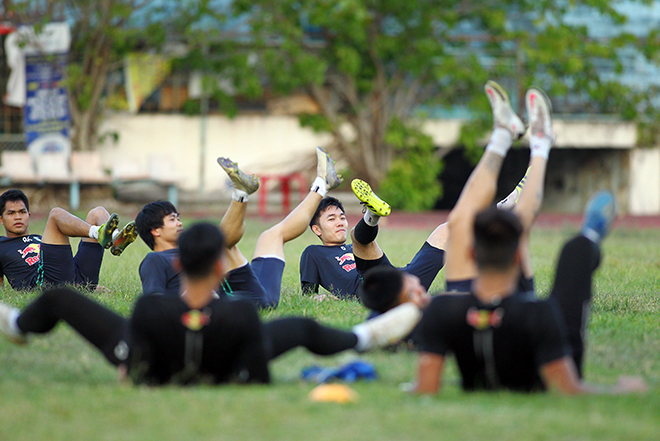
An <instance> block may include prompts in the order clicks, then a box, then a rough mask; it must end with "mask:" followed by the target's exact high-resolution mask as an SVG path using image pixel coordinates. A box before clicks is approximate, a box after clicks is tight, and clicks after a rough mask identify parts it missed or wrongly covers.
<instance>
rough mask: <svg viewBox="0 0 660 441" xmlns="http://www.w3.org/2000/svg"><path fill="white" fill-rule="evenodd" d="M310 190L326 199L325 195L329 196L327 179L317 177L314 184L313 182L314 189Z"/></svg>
mask: <svg viewBox="0 0 660 441" xmlns="http://www.w3.org/2000/svg"><path fill="white" fill-rule="evenodd" d="M309 190H310V191H315V192H316V193H318V194H320V195H321V197H323V198H324V197H325V195H327V194H328V184H326V182H325V179H323V178H322V177H320V176H317V177H316V179H314V182H312V187H311V188H310V189H309Z"/></svg>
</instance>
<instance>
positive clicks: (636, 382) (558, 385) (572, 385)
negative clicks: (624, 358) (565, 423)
mask: <svg viewBox="0 0 660 441" xmlns="http://www.w3.org/2000/svg"><path fill="white" fill-rule="evenodd" d="M541 378H542V379H543V382H544V383H545V385H546V387H547V388H548V389H553V390H558V391H559V392H561V393H562V394H565V395H575V394H584V393H587V394H622V393H635V392H638V393H639V392H646V389H647V386H646V383H645V382H644V380H642V379H641V378H633V377H620V378H619V381H618V382H617V384H616V385H614V386H613V387H607V386H601V385H595V384H589V383H586V382H584V381H582V380H581V379H580V377H579V376H578V374H577V369H576V368H575V363H574V362H573V359H572V358H571V357H569V356H566V357H563V358H560V359H558V360H554V361H551V362H549V363H546V364H544V365H543V366H541Z"/></svg>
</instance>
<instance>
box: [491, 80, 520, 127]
mask: <svg viewBox="0 0 660 441" xmlns="http://www.w3.org/2000/svg"><path fill="white" fill-rule="evenodd" d="M484 90H485V91H486V95H487V96H488V100H489V101H490V106H491V109H493V111H495V108H496V107H497V106H498V105H504V106H508V107H509V108H510V111H511V114H512V115H513V116H515V117H516V118H517V119H518V121H519V123H520V127H516V126H515V125H512V126H511V127H509V126H507V127H505V128H506V129H507V130H509V131H510V132H511V133H512V135H513V138H514V140H516V139H520V138H522V136H523V135H524V134H525V131H526V128H525V123H524V122H523V121H522V120H521V119H520V118H518V115H516V113H515V112H514V111H513V109H512V108H511V99H510V98H509V94H508V93H506V90H504V88H502V86H500V85H499V84H497V83H496V82H495V81H492V80H488V81H487V82H486V85H485V86H484ZM500 101H501V103H500Z"/></svg>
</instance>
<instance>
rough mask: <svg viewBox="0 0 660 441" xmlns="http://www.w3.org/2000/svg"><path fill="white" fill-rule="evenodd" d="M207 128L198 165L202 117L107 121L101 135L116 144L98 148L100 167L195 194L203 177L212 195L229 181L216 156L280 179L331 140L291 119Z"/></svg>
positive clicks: (254, 119)
mask: <svg viewBox="0 0 660 441" xmlns="http://www.w3.org/2000/svg"><path fill="white" fill-rule="evenodd" d="M206 127H207V132H206V153H205V155H204V156H203V158H204V159H203V161H200V158H201V157H202V155H201V154H200V152H201V147H200V146H201V132H202V130H201V128H202V119H201V117H187V116H182V115H127V114H118V115H113V116H110V117H109V118H107V119H106V120H105V122H104V124H103V126H102V129H101V133H104V132H116V133H117V134H118V135H119V140H118V142H117V143H114V142H112V140H111V139H110V138H111V137H107V140H106V141H105V143H104V144H103V145H102V146H100V152H101V157H102V161H103V164H104V167H106V168H108V169H111V170H115V168H119V169H123V170H124V171H125V173H126V174H135V175H140V174H142V175H150V174H151V175H154V174H164V175H169V176H170V177H174V178H176V179H177V180H178V182H179V187H180V188H181V189H183V190H196V189H198V188H199V187H200V175H201V174H204V180H203V183H204V189H205V191H211V190H216V189H222V188H224V187H225V182H226V178H227V177H226V175H225V174H224V173H223V172H222V171H221V170H220V168H219V167H218V165H217V163H216V159H217V158H218V157H219V156H226V157H229V158H231V159H232V160H234V161H236V162H238V163H239V164H240V165H241V167H243V168H244V169H245V170H246V171H250V172H252V173H268V172H275V171H277V172H280V173H281V172H283V171H294V170H297V169H299V168H301V167H304V166H306V165H307V164H309V165H313V164H315V161H316V156H315V155H316V153H315V150H314V148H315V147H316V146H317V145H321V146H322V145H325V144H327V143H328V142H329V140H330V138H329V137H328V136H327V135H318V134H315V133H314V132H313V131H312V130H307V129H302V128H301V127H300V126H299V124H298V120H297V119H296V118H292V117H279V116H270V117H265V116H238V117H236V118H235V119H233V120H230V119H228V118H226V117H223V116H217V115H213V116H209V117H208V120H207V124H206ZM157 158H160V163H159V159H157ZM163 158H164V160H163ZM164 162H165V163H164ZM200 163H201V164H203V167H204V171H203V172H201V171H200ZM150 169H152V170H150Z"/></svg>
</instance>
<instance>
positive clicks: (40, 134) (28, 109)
mask: <svg viewBox="0 0 660 441" xmlns="http://www.w3.org/2000/svg"><path fill="white" fill-rule="evenodd" d="M66 66H67V54H52V55H30V56H26V57H25V80H26V86H27V87H26V102H25V109H24V112H23V129H24V132H25V138H26V139H25V140H26V143H27V146H28V151H30V152H31V153H32V154H40V153H65V154H66V155H68V154H69V152H70V151H71V141H70V139H69V131H70V130H71V115H70V112H69V97H68V94H67V89H66V86H65V84H64V81H65V78H66Z"/></svg>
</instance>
